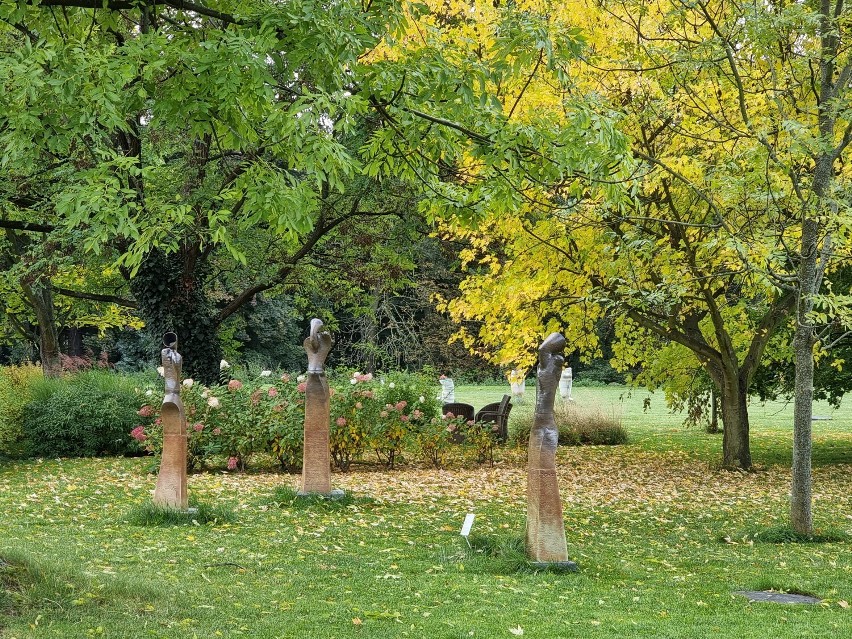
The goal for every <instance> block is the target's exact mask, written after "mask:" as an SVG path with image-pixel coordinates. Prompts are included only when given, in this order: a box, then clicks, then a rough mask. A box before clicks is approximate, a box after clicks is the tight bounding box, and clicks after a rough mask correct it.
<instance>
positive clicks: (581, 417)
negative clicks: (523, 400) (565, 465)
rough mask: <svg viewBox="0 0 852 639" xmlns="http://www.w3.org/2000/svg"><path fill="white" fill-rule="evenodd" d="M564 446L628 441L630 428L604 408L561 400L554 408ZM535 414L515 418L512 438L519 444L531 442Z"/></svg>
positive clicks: (609, 444)
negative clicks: (604, 410)
mask: <svg viewBox="0 0 852 639" xmlns="http://www.w3.org/2000/svg"><path fill="white" fill-rule="evenodd" d="M553 416H554V419H555V420H556V426H557V428H558V429H559V444H560V445H562V446H616V445H619V444H626V443H627V439H628V437H627V431H626V430H625V429H624V427H623V426H622V425H621V420H620V419H618V418H617V417H615V416H614V415H607V414H606V413H604V412H603V411H602V410H601V409H600V408H585V407H580V406H578V405H576V404H574V403H566V402H559V403H557V404H556V405H555V406H554V408H553ZM534 420H535V416H534V414H531V413H524V414H522V415H520V416H519V417H517V418H516V419H514V420H513V421H512V428H511V432H510V433H509V440H510V442H512V443H513V444H515V445H517V446H526V445H527V444H528V443H529V438H530V430H531V429H532V426H533V422H534Z"/></svg>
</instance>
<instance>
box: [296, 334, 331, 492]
mask: <svg viewBox="0 0 852 639" xmlns="http://www.w3.org/2000/svg"><path fill="white" fill-rule="evenodd" d="M321 328H322V322H321V321H320V320H318V319H312V320H311V334H310V336H309V337H308V338H307V339H305V343H304V346H305V352H306V353H307V354H308V378H307V380H306V383H305V441H304V448H303V453H302V487H301V490H299V494H300V495H327V496H331V495H332V491H331V454H330V452H329V441H328V440H329V424H330V415H331V407H330V397H331V395H330V393H329V388H328V380H327V379H326V377H325V358H326V357H327V356H328V353H329V351H330V350H331V345H332V339H331V334H329V333H328V332H326V331H322V332H320V329H321Z"/></svg>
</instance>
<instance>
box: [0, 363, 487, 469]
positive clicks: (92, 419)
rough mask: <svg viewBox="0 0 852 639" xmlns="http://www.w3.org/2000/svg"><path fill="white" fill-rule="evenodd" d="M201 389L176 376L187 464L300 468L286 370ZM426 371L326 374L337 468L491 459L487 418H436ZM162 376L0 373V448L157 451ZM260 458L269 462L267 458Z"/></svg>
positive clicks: (437, 407) (53, 453)
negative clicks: (367, 462)
mask: <svg viewBox="0 0 852 639" xmlns="http://www.w3.org/2000/svg"><path fill="white" fill-rule="evenodd" d="M228 372H229V373H231V374H232V375H233V379H227V377H224V378H223V382H226V380H227V383H222V384H217V385H212V386H204V385H202V384H200V383H196V382H195V381H193V380H192V379H186V380H183V383H182V385H181V397H182V399H183V402H184V406H185V412H186V420H187V433H188V466H189V467H190V468H204V467H206V466H211V465H221V464H222V463H225V464H226V465H227V466H228V468H229V469H231V470H243V469H245V468H246V467H247V466H248V464H249V462H250V460H251V459H252V457H253V456H255V455H257V454H263V455H271V456H272V457H273V458H274V459H275V460H276V461H277V463H278V464H279V465H280V467H281V468H282V469H283V470H286V471H289V472H293V471H297V470H298V469H300V468H301V464H302V442H303V425H304V382H303V380H302V379H300V378H297V377H296V376H294V375H290V374H287V373H284V374H283V375H282V374H281V373H275V374H272V373H271V372H270V371H259V370H248V371H242V372H240V373H233V372H232V371H228ZM435 378H436V375H435V374H434V372H432V371H426V372H424V373H404V372H392V373H388V374H386V375H384V376H382V378H381V379H376V378H373V376H372V375H363V374H361V373H358V372H353V371H341V372H338V373H336V374H333V375H331V376H330V377H329V385H330V390H331V401H330V403H331V424H330V433H329V434H330V441H329V444H330V452H331V458H332V463H333V464H334V465H335V467H337V468H339V469H341V470H346V469H348V468H349V467H350V466H351V464H352V463H353V462H356V461H358V460H361V459H363V458H364V457H365V456H367V455H369V456H370V459H371V460H375V459H378V461H379V462H381V463H383V464H384V465H385V466H386V467H388V468H393V467H394V465H395V464H396V463H397V462H398V461H399V459H400V457H401V456H402V455H405V457H406V459H407V460H409V461H410V460H413V459H421V460H422V461H424V462H426V463H428V464H431V465H433V466H435V467H440V466H442V465H444V463H445V461H446V458H447V456H448V455H449V454H450V453H451V452H452V454H453V455H457V454H458V453H461V454H466V453H470V455H471V456H472V457H473V458H475V459H476V461H479V462H482V461H485V460H490V459H492V450H493V446H494V444H495V443H496V441H495V438H494V434H493V433H492V432H491V430H490V424H484V425H483V424H468V423H466V422H465V421H464V419H463V418H457V417H454V416H449V417H445V416H443V415H441V403H440V401H439V400H438V399H437V397H436V395H437V392H438V386H437V384H436V383H435V381H434V380H435ZM162 399H163V383H162V378H160V377H157V376H156V373H154V372H153V371H150V372H149V373H137V374H132V375H127V374H117V373H116V372H115V371H111V370H99V369H92V370H88V371H83V372H77V373H74V374H70V373H67V374H65V375H63V376H62V377H60V378H56V379H53V378H45V377H44V376H43V375H42V374H41V370H40V368H39V367H37V366H33V365H24V366H15V367H5V368H2V369H0V455H7V456H15V457H21V456H31V457H73V456H94V455H121V454H140V453H142V454H145V453H149V454H154V455H158V454H159V453H160V452H161V450H162V427H161V426H160V423H159V411H160V406H161V404H162ZM265 463H268V458H266V459H265Z"/></svg>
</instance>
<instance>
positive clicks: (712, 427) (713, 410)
mask: <svg viewBox="0 0 852 639" xmlns="http://www.w3.org/2000/svg"><path fill="white" fill-rule="evenodd" d="M707 432H708V433H710V434H711V435H715V434H716V433H718V432H719V397H718V395H717V394H716V391H715V390H711V391H710V423H709V424H708V425H707Z"/></svg>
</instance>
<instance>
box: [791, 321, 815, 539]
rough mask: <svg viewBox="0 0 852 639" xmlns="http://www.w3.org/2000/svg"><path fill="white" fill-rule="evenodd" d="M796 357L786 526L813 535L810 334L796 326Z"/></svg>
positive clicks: (812, 399)
mask: <svg viewBox="0 0 852 639" xmlns="http://www.w3.org/2000/svg"><path fill="white" fill-rule="evenodd" d="M793 349H794V351H795V358H796V387H795V403H794V406H793V467H792V479H791V483H790V524H791V526H792V527H793V530H795V531H796V532H798V533H801V534H803V535H810V534H812V533H813V513H812V511H811V423H812V417H813V401H814V388H813V379H814V357H813V350H812V349H813V331H812V330H810V327H809V326H806V325H805V326H802V325H799V326H797V328H796V335H795V337H794V338H793Z"/></svg>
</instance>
